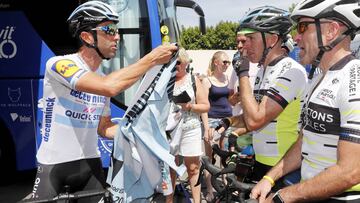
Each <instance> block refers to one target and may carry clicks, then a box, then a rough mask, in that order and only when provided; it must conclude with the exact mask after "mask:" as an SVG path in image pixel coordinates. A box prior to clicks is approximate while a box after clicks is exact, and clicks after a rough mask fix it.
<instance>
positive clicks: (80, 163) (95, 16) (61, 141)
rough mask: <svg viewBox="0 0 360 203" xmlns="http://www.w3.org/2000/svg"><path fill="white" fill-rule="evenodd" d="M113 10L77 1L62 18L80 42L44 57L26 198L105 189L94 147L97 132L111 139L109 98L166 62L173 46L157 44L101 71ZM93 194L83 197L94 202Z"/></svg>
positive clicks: (112, 41)
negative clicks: (38, 131) (38, 128)
mask: <svg viewBox="0 0 360 203" xmlns="http://www.w3.org/2000/svg"><path fill="white" fill-rule="evenodd" d="M118 18H119V16H118V14H117V13H116V12H114V10H113V9H112V8H111V7H110V6H109V5H108V4H105V3H103V2H100V1H89V2H86V3H84V4H82V5H80V6H78V7H77V8H76V9H75V10H74V11H73V13H71V15H70V17H69V18H68V23H69V26H70V32H71V33H72V35H73V37H75V38H77V39H78V40H79V42H80V48H79V50H78V52H76V53H74V54H69V55H65V56H56V57H53V58H51V59H49V60H48V61H47V64H46V73H45V78H44V96H43V101H44V103H43V104H44V118H43V128H42V132H43V138H42V143H41V145H40V148H39V150H38V153H37V161H38V163H39V165H38V172H37V175H36V179H35V183H34V187H33V191H32V193H31V194H30V195H29V196H28V197H29V198H30V199H46V198H52V197H54V196H56V195H58V194H59V193H60V192H64V191H62V190H63V189H64V186H65V185H68V186H70V191H69V192H71V193H72V192H76V191H81V190H96V189H103V188H105V176H104V172H103V169H102V165H101V160H100V153H99V151H98V149H97V148H98V145H97V142H98V134H99V135H101V136H104V137H107V138H113V136H114V134H115V131H116V128H117V126H116V125H115V124H114V123H112V122H111V120H110V119H111V112H110V98H109V97H111V96H115V95H117V94H118V93H120V92H121V91H123V90H125V89H126V88H128V87H129V86H131V85H132V84H133V83H135V82H136V81H137V80H138V79H139V78H140V77H141V76H142V75H143V74H144V73H145V72H146V71H147V70H149V69H150V68H151V67H153V66H155V65H158V64H164V63H167V62H168V61H169V60H170V58H171V57H172V55H173V52H174V51H176V50H177V47H176V46H174V45H167V46H160V47H158V48H156V49H154V50H153V51H152V52H150V53H149V54H148V55H146V56H144V57H143V58H142V59H140V60H139V61H138V62H136V63H135V64H133V65H130V66H128V67H126V68H122V69H120V70H118V71H115V72H112V73H110V74H109V75H104V74H103V73H102V72H101V70H100V69H99V66H100V63H101V62H102V60H103V59H110V58H113V57H114V56H115V53H116V50H117V49H118V46H117V44H118V41H119V38H120V36H119V34H118V31H117V28H116V23H118V21H119V20H118ZM98 200H99V198H95V199H91V200H89V199H87V200H84V201H85V202H98Z"/></svg>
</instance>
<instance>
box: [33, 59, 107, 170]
mask: <svg viewBox="0 0 360 203" xmlns="http://www.w3.org/2000/svg"><path fill="white" fill-rule="evenodd" d="M88 71H91V70H90V68H89V67H88V66H87V65H86V64H85V63H83V62H82V60H81V58H80V57H79V56H78V55H77V54H71V55H66V56H58V57H54V58H52V59H50V60H49V61H48V62H47V65H46V73H45V74H46V77H45V80H44V100H43V101H44V102H45V104H44V107H45V108H44V118H43V123H44V132H43V133H44V135H45V136H44V137H43V142H42V143H41V145H40V148H39V151H38V154H37V159H38V161H39V162H40V163H42V164H57V163H63V162H69V161H74V160H80V159H87V158H95V157H100V153H99V151H98V147H97V146H98V142H97V140H98V139H97V127H98V123H99V120H100V117H101V116H109V115H110V107H109V105H110V99H109V98H107V97H105V96H99V95H95V94H91V93H85V92H81V91H77V90H75V85H76V82H77V81H78V79H79V78H80V77H81V76H82V75H84V74H85V73H87V72H88ZM97 73H98V74H100V75H102V73H101V71H100V70H99V69H98V71H97ZM55 123H56V124H55ZM54 124H55V125H54ZM84 143H87V144H84ZM64 146H66V147H64Z"/></svg>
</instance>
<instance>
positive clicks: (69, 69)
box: [47, 56, 80, 78]
mask: <svg viewBox="0 0 360 203" xmlns="http://www.w3.org/2000/svg"><path fill="white" fill-rule="evenodd" d="M47 66H48V67H50V71H53V72H55V73H57V74H59V75H61V76H62V77H64V78H70V77H72V76H73V75H74V74H75V73H77V72H78V71H79V70H80V68H79V67H78V65H77V64H76V62H75V61H74V60H72V59H71V57H63V56H58V57H53V58H51V59H50V60H49V61H48V64H47Z"/></svg>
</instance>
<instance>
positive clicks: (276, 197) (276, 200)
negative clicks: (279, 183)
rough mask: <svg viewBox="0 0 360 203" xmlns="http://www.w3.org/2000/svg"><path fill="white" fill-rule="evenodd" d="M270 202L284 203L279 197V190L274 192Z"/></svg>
mask: <svg viewBox="0 0 360 203" xmlns="http://www.w3.org/2000/svg"><path fill="white" fill-rule="evenodd" d="M272 200H273V201H274V203H285V202H284V200H283V199H282V197H281V196H280V190H278V191H277V192H275V194H274V196H273V198H272Z"/></svg>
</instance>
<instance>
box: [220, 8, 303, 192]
mask: <svg viewBox="0 0 360 203" xmlns="http://www.w3.org/2000/svg"><path fill="white" fill-rule="evenodd" d="M291 26H292V23H291V21H290V16H289V13H288V12H287V11H284V10H282V9H278V8H275V7H270V6H266V7H260V8H256V9H254V10H251V11H249V12H248V14H247V15H245V17H243V19H242V21H241V22H240V31H239V32H240V33H242V34H244V35H245V36H246V42H245V46H244V49H245V51H246V53H247V57H248V59H249V60H250V62H252V63H259V71H258V73H257V76H256V79H255V84H254V88H253V90H252V88H251V85H250V82H249V73H248V70H249V69H248V66H239V67H238V68H237V74H238V76H239V86H240V99H241V104H242V107H243V113H242V114H240V115H237V116H234V117H229V118H225V119H223V120H222V122H221V124H220V125H219V126H218V127H217V129H219V130H222V127H224V128H225V129H226V128H227V127H228V126H234V127H238V128H239V130H238V132H239V133H240V134H245V133H247V132H252V134H253V138H252V143H253V147H254V151H255V160H256V162H255V166H254V173H253V177H252V179H253V180H255V181H259V180H261V179H263V178H265V179H266V177H264V175H265V174H266V172H268V170H270V168H271V167H272V166H274V165H275V164H276V163H277V162H278V161H279V160H280V159H281V158H282V156H284V154H285V153H286V151H287V150H288V149H289V148H290V146H291V145H292V144H293V143H294V142H295V141H296V139H297V136H298V121H299V117H300V109H301V106H300V96H301V94H302V92H303V91H304V90H305V84H306V83H307V77H306V71H305V68H304V67H302V66H301V65H300V64H298V63H297V62H296V61H294V60H293V59H291V58H290V57H288V56H287V51H286V50H285V49H284V48H282V44H283V42H284V41H285V40H287V39H288V37H287V34H288V33H289V32H290V29H291ZM240 130H241V131H242V132H240ZM271 184H272V186H275V188H281V187H283V184H284V183H283V180H279V181H277V182H276V184H275V183H274V182H271Z"/></svg>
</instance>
